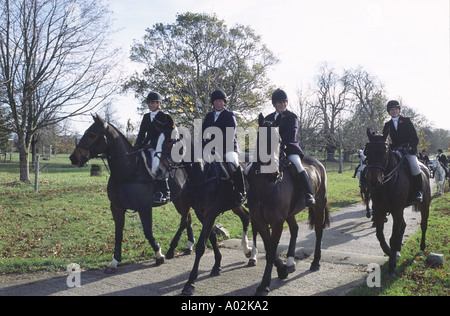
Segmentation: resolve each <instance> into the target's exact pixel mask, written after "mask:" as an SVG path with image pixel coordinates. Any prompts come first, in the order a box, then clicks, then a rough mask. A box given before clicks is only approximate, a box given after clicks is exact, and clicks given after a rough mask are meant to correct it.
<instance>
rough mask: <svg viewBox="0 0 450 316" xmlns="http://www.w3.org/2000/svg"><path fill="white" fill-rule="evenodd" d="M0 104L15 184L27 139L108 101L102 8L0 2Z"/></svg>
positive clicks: (24, 175) (45, 0) (24, 177)
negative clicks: (13, 136) (12, 147)
mask: <svg viewBox="0 0 450 316" xmlns="http://www.w3.org/2000/svg"><path fill="white" fill-rule="evenodd" d="M0 14H1V17H2V18H1V19H0V53H1V55H0V78H2V80H1V88H0V89H1V90H2V91H3V93H2V94H0V95H1V96H2V98H1V100H0V103H3V104H6V105H7V109H8V114H9V115H10V116H11V118H12V128H10V131H11V132H15V133H17V135H18V139H19V152H20V180H21V181H29V168H28V153H29V149H30V144H31V142H32V139H33V136H34V135H35V134H36V133H37V132H38V131H39V130H40V129H43V128H45V127H47V126H51V125H55V124H57V123H59V122H61V121H63V120H65V119H67V118H69V117H73V116H78V115H82V114H85V113H87V112H90V111H92V109H93V108H95V107H96V106H97V105H98V104H100V103H101V102H102V101H104V100H105V99H106V98H107V97H108V96H110V95H111V94H112V93H113V92H114V90H115V89H116V88H115V83H116V82H117V79H115V80H114V79H112V74H113V66H114V65H115V63H114V62H116V61H114V57H115V56H116V55H117V54H116V53H117V51H116V50H110V49H109V47H110V45H109V43H110V42H111V41H109V37H110V35H111V27H110V20H109V16H110V13H109V11H108V9H107V7H106V6H105V5H104V3H103V1H97V0H87V1H75V0H4V1H2V2H0Z"/></svg>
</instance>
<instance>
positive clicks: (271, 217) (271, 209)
mask: <svg viewBox="0 0 450 316" xmlns="http://www.w3.org/2000/svg"><path fill="white" fill-rule="evenodd" d="M279 117H281V115H280V116H279ZM278 123H279V122H278V121H275V122H273V123H271V122H265V121H264V117H263V116H262V115H260V116H259V126H260V128H261V127H265V128H268V129H269V130H270V131H272V132H276V130H275V129H274V128H275V127H277V126H278ZM260 130H261V129H260ZM269 133H270V132H269ZM266 135H267V133H266ZM260 136H261V135H258V144H259V143H260ZM268 138H271V137H268ZM270 142H271V141H270ZM277 146H278V147H279V146H280V143H279V142H277ZM266 148H267V149H269V152H272V148H271V144H270V143H269V144H267V147H266ZM259 149H260V148H259V146H258V147H257V155H258V159H257V160H258V161H257V162H256V163H254V164H253V165H252V166H251V168H250V169H249V172H248V182H249V191H248V207H249V209H250V215H251V218H252V227H253V232H254V236H253V242H254V245H255V243H256V232H258V233H259V234H260V235H261V237H262V239H263V242H264V248H265V250H266V268H265V271H264V276H263V279H262V282H261V284H260V285H259V286H258V288H257V291H256V295H267V294H268V293H269V286H270V281H271V273H272V268H273V265H274V264H275V266H276V267H277V271H278V277H279V278H280V279H285V278H287V276H288V274H289V273H290V272H293V271H294V270H295V268H294V264H295V262H294V258H295V244H296V239H297V233H298V225H297V223H296V220H295V215H296V214H297V213H299V212H300V211H302V210H303V209H304V208H305V197H304V194H303V189H302V188H301V187H300V185H299V184H298V183H297V181H296V177H295V176H296V174H295V173H296V172H297V170H296V168H295V167H294V166H293V165H292V164H291V163H290V162H289V161H288V160H287V159H286V158H283V159H281V160H280V164H284V165H285V167H279V168H278V171H277V172H275V173H264V172H262V171H261V170H262V169H261V167H264V163H262V162H261V161H260V155H261V153H260V152H259ZM273 152H274V153H275V152H276V153H278V152H279V148H278V149H275V150H274V151H273ZM264 155H265V154H264ZM272 158H273V159H274V160H275V161H276V160H278V159H277V158H278V157H272ZM303 166H304V168H305V170H306V172H307V173H308V176H309V181H310V183H311V188H312V190H313V194H314V196H315V199H316V205H315V206H313V207H310V208H309V224H310V227H311V229H312V228H313V227H314V229H315V232H316V245H315V251H314V260H313V262H312V264H311V268H310V270H311V271H317V270H319V269H320V264H319V260H320V257H321V243H322V234H323V229H324V228H325V227H326V226H329V223H330V218H329V210H328V205H327V175H326V171H325V168H324V166H323V165H322V164H321V163H320V162H319V161H318V160H316V159H315V158H312V157H304V158H303ZM285 221H286V222H287V223H288V225H289V231H290V233H291V239H290V242H289V248H288V253H287V256H288V259H287V265H285V264H283V262H282V261H281V259H280V258H279V257H278V255H277V248H278V243H279V241H280V237H281V233H282V231H283V224H284V222H285Z"/></svg>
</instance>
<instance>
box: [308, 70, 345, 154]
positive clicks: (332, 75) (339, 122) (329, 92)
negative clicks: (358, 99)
mask: <svg viewBox="0 0 450 316" xmlns="http://www.w3.org/2000/svg"><path fill="white" fill-rule="evenodd" d="M315 81H316V89H317V90H316V96H317V102H316V103H315V105H314V107H316V108H317V110H318V115H319V117H320V118H321V121H322V124H323V125H322V136H323V138H324V140H325V150H326V152H327V160H329V161H333V160H334V153H335V151H336V149H337V148H338V146H339V138H340V137H339V130H340V129H342V127H343V125H344V124H343V123H344V112H345V111H346V110H349V109H350V108H349V106H350V102H349V96H348V92H349V90H350V83H349V77H348V76H347V75H346V74H344V76H339V74H337V73H336V71H335V69H334V68H332V67H331V66H329V65H328V64H327V63H324V64H322V65H321V66H320V69H319V74H318V75H317V76H316V78H315Z"/></svg>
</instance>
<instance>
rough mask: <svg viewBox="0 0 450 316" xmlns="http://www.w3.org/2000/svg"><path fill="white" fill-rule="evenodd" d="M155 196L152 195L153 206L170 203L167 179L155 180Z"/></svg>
mask: <svg viewBox="0 0 450 316" xmlns="http://www.w3.org/2000/svg"><path fill="white" fill-rule="evenodd" d="M155 184H156V187H155V194H154V195H153V205H155V206H159V205H164V204H167V203H169V202H170V188H169V179H164V180H155Z"/></svg>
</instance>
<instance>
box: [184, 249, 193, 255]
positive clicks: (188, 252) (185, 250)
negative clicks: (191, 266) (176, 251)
mask: <svg viewBox="0 0 450 316" xmlns="http://www.w3.org/2000/svg"><path fill="white" fill-rule="evenodd" d="M183 253H184V254H185V255H191V254H192V249H188V248H186V249H184V250H183Z"/></svg>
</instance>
